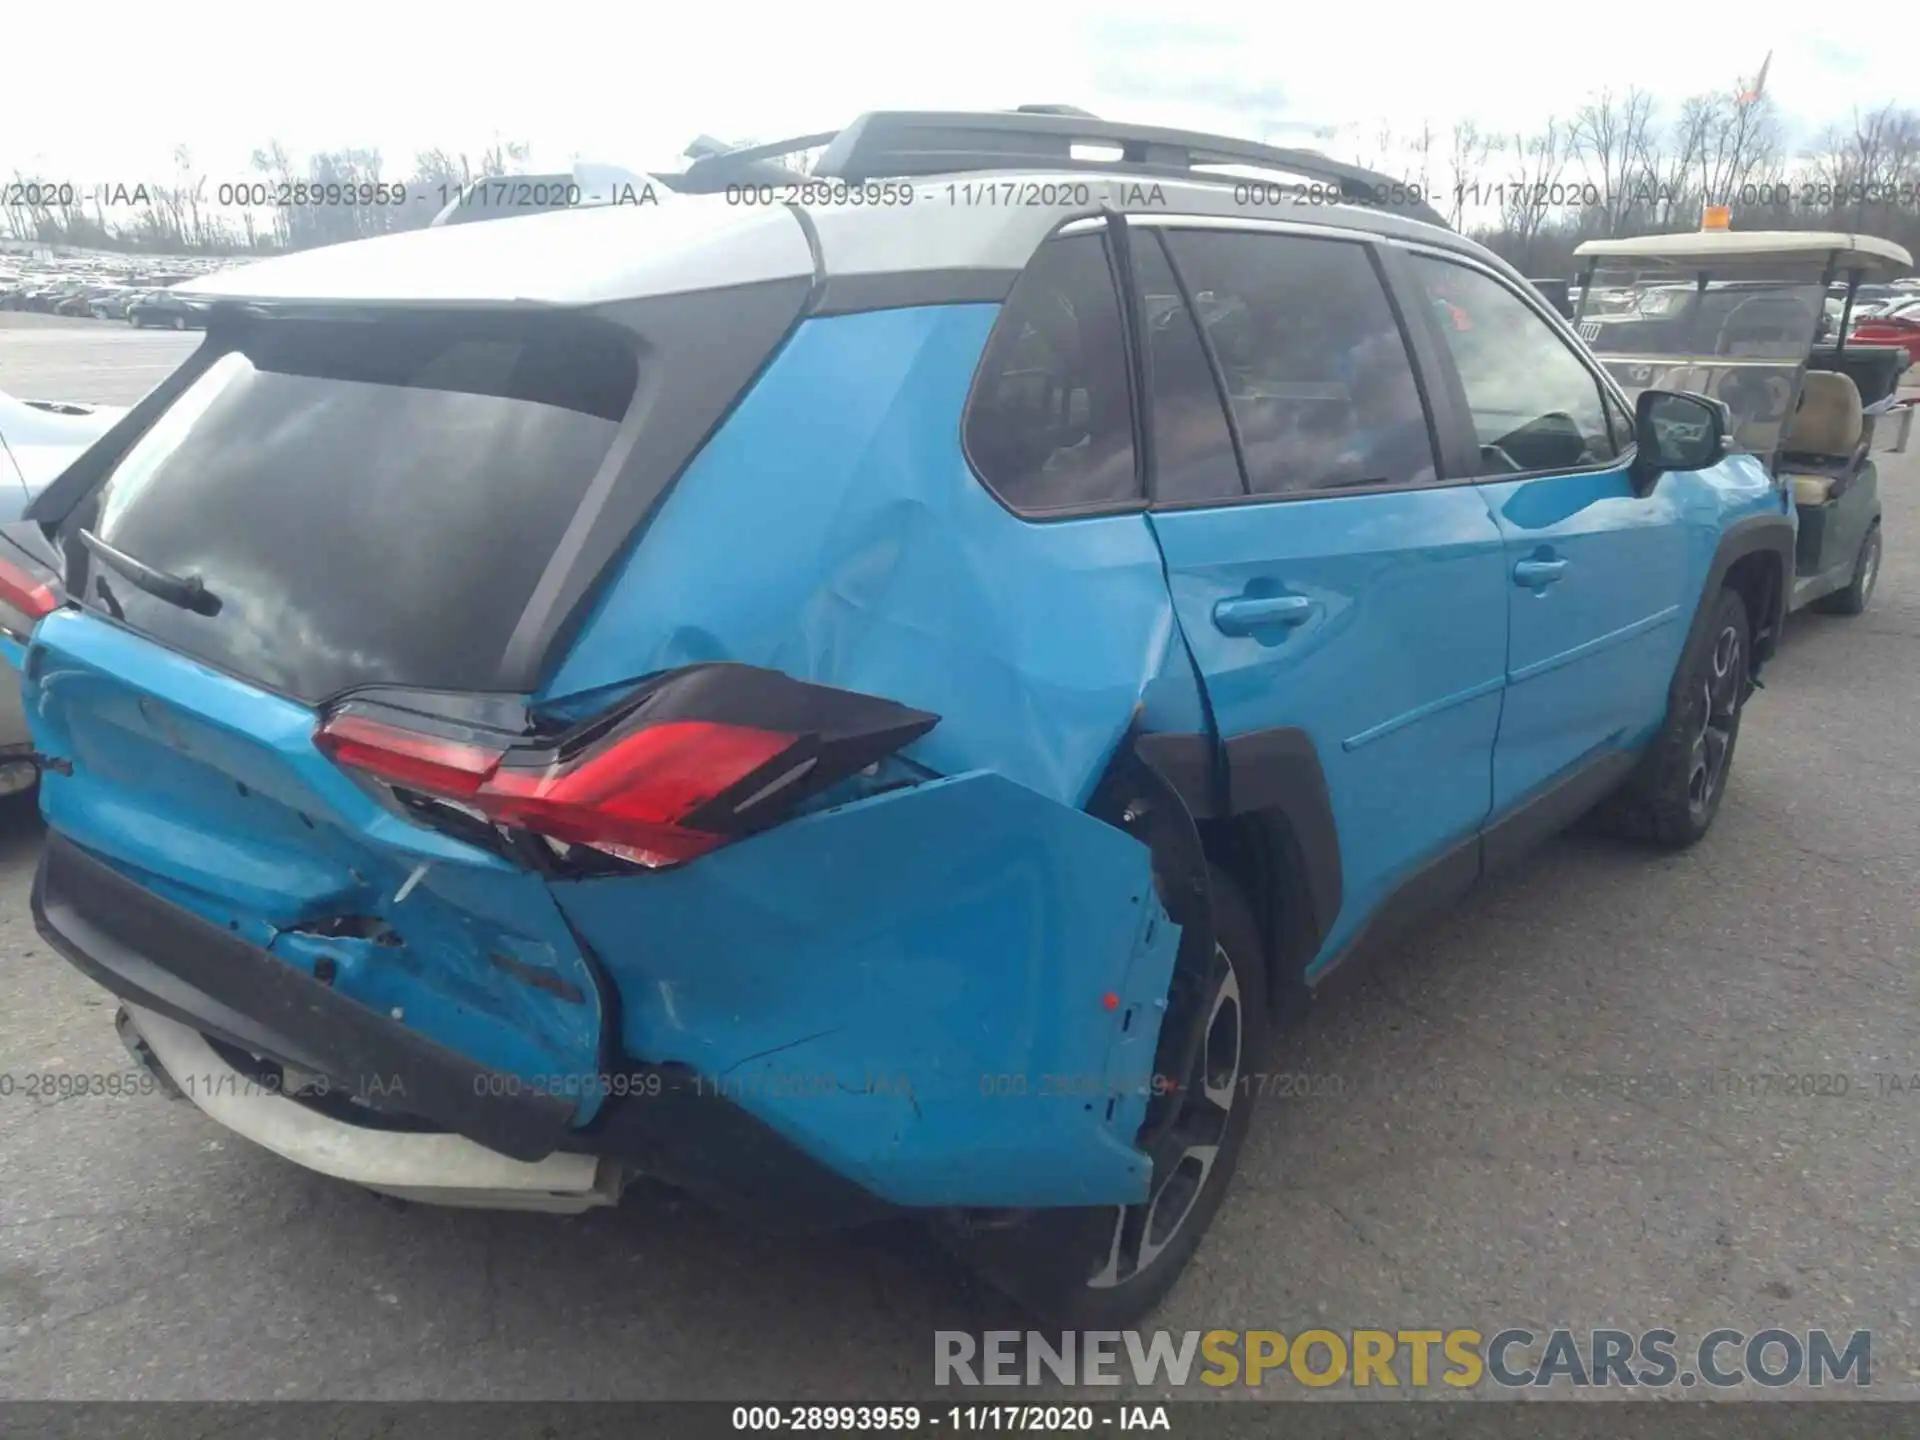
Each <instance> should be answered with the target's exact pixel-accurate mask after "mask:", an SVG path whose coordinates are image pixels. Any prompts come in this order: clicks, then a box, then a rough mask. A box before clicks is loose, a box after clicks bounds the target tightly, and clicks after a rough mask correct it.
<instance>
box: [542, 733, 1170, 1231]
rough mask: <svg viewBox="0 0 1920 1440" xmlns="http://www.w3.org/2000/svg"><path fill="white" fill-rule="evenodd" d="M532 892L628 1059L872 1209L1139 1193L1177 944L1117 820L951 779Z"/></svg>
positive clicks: (1142, 860) (1146, 1171)
mask: <svg viewBox="0 0 1920 1440" xmlns="http://www.w3.org/2000/svg"><path fill="white" fill-rule="evenodd" d="M553 888H554V893H555V895H556V897H557V898H558V900H559V903H560V905H561V907H562V908H563V909H564V910H565V911H566V913H567V915H568V917H569V919H570V920H571V921H572V922H573V924H574V926H575V928H576V929H577V931H578V932H579V933H580V935H581V936H582V937H583V938H584V939H585V940H586V941H587V942H588V943H589V944H590V945H591V946H592V947H593V949H594V950H595V951H596V952H597V954H598V957H599V959H600V961H601V963H602V964H603V965H604V967H605V969H606V971H607V973H608V974H609V975H610V976H612V977H613V979H614V980H615V981H616V982H617V984H618V988H619V990H620V993H621V996H622V1031H623V1035H622V1038H623V1040H624V1042H625V1048H626V1049H627V1051H628V1052H629V1053H630V1054H631V1055H632V1056H634V1057H635V1058H636V1059H639V1060H643V1061H646V1062H651V1063H656V1064H663V1063H669V1062H678V1063H681V1064H685V1065H687V1066H689V1067H691V1068H692V1069H693V1070H694V1071H695V1072H696V1074H697V1075H698V1076H699V1077H700V1080H699V1082H698V1083H699V1087H700V1089H701V1090H702V1092H703V1093H710V1094H711V1096H712V1097H713V1099H714V1100H715V1101H716V1103H731V1104H734V1105H738V1106H740V1107H742V1108H744V1109H746V1110H748V1111H749V1112H751V1113H752V1114H754V1115H755V1116H757V1117H758V1118H760V1119H762V1120H763V1121H765V1122H766V1123H767V1124H768V1125H770V1126H771V1127H772V1128H773V1129H775V1130H776V1131H778V1132H780V1133H781V1134H783V1135H785V1136H786V1137H787V1138H789V1139H791V1140H793V1141H794V1142H795V1143H796V1144H798V1145H799V1146H800V1147H801V1148H802V1149H803V1150H805V1151H806V1152H807V1153H809V1154H811V1155H813V1156H814V1157H815V1158H817V1159H819V1160H820V1161H822V1162H823V1163H824V1164H826V1165H827V1166H828V1167H830V1168H831V1169H833V1170H835V1171H837V1172H838V1173H840V1174H842V1175H844V1176H846V1177H847V1178H849V1179H851V1180H853V1181H855V1182H856V1183H858V1184H860V1185H862V1186H863V1187H865V1188H866V1189H868V1190H870V1191H872V1192H873V1193H875V1194H877V1195H879V1196H881V1197H882V1198H884V1199H887V1200H890V1201H893V1202H895V1203H897V1204H903V1205H925V1206H981V1207H1024V1206H1055V1205H1093V1204H1116V1203H1127V1202H1137V1201H1139V1200H1141V1199H1143V1198H1144V1197H1145V1195H1146V1187H1147V1182H1148V1178H1149V1176H1150V1173H1151V1164H1150V1162H1149V1160H1148V1158H1147V1157H1146V1155H1144V1154H1143V1153H1142V1152H1141V1151H1140V1150H1139V1149H1138V1148H1137V1147H1136V1144H1135V1139H1136V1137H1137V1136H1138V1135H1139V1133H1140V1131H1141V1127H1142V1125H1143V1123H1144V1122H1145V1121H1146V1119H1147V1115H1148V1102H1149V1100H1150V1098H1151V1095H1150V1092H1151V1088H1152V1077H1153V1074H1154V1061H1155V1049H1156V1046H1157V1044H1158V1042H1159V1038H1160V1029H1161V1019H1162V1015H1163V1012H1164V1006H1165V1002H1166V997H1167V992H1168V985H1169V982H1170V979H1171V976H1172V972H1173V965H1174V957H1175V954H1176V952H1177V951H1178V950H1179V948H1180V944H1181V928H1180V926H1178V925H1177V924H1175V923H1174V922H1173V920H1172V919H1171V918H1170V916H1169V914H1168V911H1167V910H1166V908H1164V907H1163V906H1162V904H1161V901H1160V899H1159V896H1158V895H1157V894H1156V888H1155V880H1154V862H1153V857H1152V855H1151V854H1150V852H1149V850H1148V848H1147V846H1146V845H1144V844H1142V843H1141V842H1140V841H1139V840H1138V839H1135V838H1133V837H1131V836H1129V835H1128V834H1126V833H1124V832H1123V830H1121V829H1120V828H1116V827H1115V826H1114V825H1110V824H1107V823H1105V822H1104V821H1103V820H1101V819H1098V818H1095V817H1094V816H1093V815H1091V814H1088V813H1086V812H1083V811H1080V810H1075V809H1071V808H1069V807H1067V806H1064V805H1061V804H1058V803H1056V802H1054V801H1051V800H1048V799H1046V798H1045V797H1044V796H1042V795H1040V794H1038V793H1037V792H1035V791H1033V790H1030V789H1028V788H1026V787H1024V786H1021V785H1019V784H1016V783H1014V782H1013V781H1010V780H1008V779H1006V778H1004V777H1002V776H1000V775H997V774H994V773H991V772H986V771H975V772H971V773H968V774H963V775H959V776H954V777H951V778H947V779H943V780H937V781H932V782H929V783H926V784H921V785H915V786H912V787H909V788H903V789H898V790H893V791H889V792H887V793H884V794H880V795H877V796H874V797H872V798H869V799H865V800H861V801H859V802H857V803H853V804H848V805H845V806H841V807H839V808H836V809H832V810H826V811H822V812H819V813H816V814H813V815H808V816H805V817H802V818H800V819H796V820H794V821H791V822H790V823H788V824H786V825H784V826H782V827H780V828H779V829H776V830H773V831H769V832H768V833H766V834H763V835H760V836H757V837H755V838H753V839H751V840H748V841H745V842H742V843H740V844H737V845H734V846H731V847H729V848H727V849H725V850H721V851H718V852H716V853H714V854H712V855H709V856H707V857H705V858H704V859H702V860H700V861H699V862H697V863H695V864H692V865H688V866H686V867H684V868H682V869H678V870H670V871H665V872H662V873H658V874H652V875H635V876H631V877H626V876H621V877H599V878H595V879H587V880H578V881H561V882H556V883H555V884H554V887H553Z"/></svg>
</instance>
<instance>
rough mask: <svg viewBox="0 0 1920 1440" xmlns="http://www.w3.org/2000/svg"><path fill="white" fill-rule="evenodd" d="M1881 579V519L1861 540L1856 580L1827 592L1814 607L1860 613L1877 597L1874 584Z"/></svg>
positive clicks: (1840, 613) (1832, 613) (1832, 611)
mask: <svg viewBox="0 0 1920 1440" xmlns="http://www.w3.org/2000/svg"><path fill="white" fill-rule="evenodd" d="M1879 579H1880V522H1879V521H1878V520H1876V521H1874V522H1873V524H1872V525H1870V526H1868V527H1867V538H1866V539H1864V540H1862V541H1861V542H1860V558H1859V559H1857V560H1855V561H1854V562H1853V580H1852V582H1851V583H1850V584H1848V586H1847V588H1846V589H1844V590H1836V591H1834V592H1833V594H1831V595H1823V596H1821V598H1820V599H1818V600H1816V601H1814V602H1813V604H1812V606H1811V607H1810V608H1811V609H1814V610H1819V611H1822V612H1824V613H1825V614H1828V615H1858V614H1859V613H1860V612H1861V611H1863V610H1865V609H1866V608H1867V602H1868V601H1869V600H1871V599H1873V587H1874V585H1875V584H1876V583H1877V582H1878V581H1879Z"/></svg>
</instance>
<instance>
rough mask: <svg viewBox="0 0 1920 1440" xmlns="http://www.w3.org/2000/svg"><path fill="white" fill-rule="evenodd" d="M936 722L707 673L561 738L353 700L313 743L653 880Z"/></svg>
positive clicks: (722, 670) (810, 689)
mask: <svg viewBox="0 0 1920 1440" xmlns="http://www.w3.org/2000/svg"><path fill="white" fill-rule="evenodd" d="M369 712H372V713H369ZM760 717H764V718H760ZM938 719H939V717H938V716H934V715H929V714H926V713H925V712H923V711H918V710H909V709H907V708H906V707H905V706H901V705H896V704H894V703H893V702H892V701H889V700H880V699H876V698H875V697H873V696H870V695H858V694H855V693H854V692H852V691H847V690H836V689H831V688H828V687H826V686H820V685H808V684H805V683H804V682H801V681H797V680H791V679H789V678H788V677H786V676H784V675H780V674H778V673H777V672H774V671H765V670H759V669H755V668H751V667H748V666H744V665H705V666H696V667H692V668H689V669H687V670H682V671H675V672H672V673H671V674H669V675H667V676H665V677H662V678H660V679H658V680H656V681H654V682H652V683H651V684H649V685H648V686H646V687H645V689H644V690H643V691H642V692H641V693H640V695H639V696H638V697H637V698H635V699H631V700H629V701H628V702H627V703H626V704H625V705H623V706H622V707H620V709H619V710H618V711H617V712H616V713H615V714H613V715H612V716H609V717H601V718H600V719H597V720H595V721H591V722H588V723H587V724H585V725H583V726H579V727H577V728H576V729H575V730H574V731H572V732H570V733H569V734H567V735H563V736H560V737H558V738H557V739H554V740H551V741H544V742H543V741H535V740H518V741H514V740H510V739H508V738H506V737H501V738H500V739H498V740H494V739H486V738H477V737H476V735H475V733H474V732H473V731H471V730H467V729H465V728H464V727H461V726H458V725H453V724H447V723H445V722H444V717H441V718H439V719H430V718H427V717H424V716H422V715H418V714H410V713H409V712H407V711H405V710H403V709H399V708H397V707H396V706H394V705H392V704H389V703H383V702H382V701H351V702H349V703H348V705H347V706H346V707H344V708H343V709H341V710H338V711H336V712H335V713H334V714H332V715H330V716H329V717H328V718H326V719H325V720H323V721H322V722H321V725H320V727H319V729H318V730H317V731H316V732H315V734H314V744H315V745H316V746H317V747H318V748H319V749H320V750H321V751H322V752H323V753H324V754H326V755H327V756H328V757H329V758H331V759H332V760H333V761H334V762H335V763H337V764H339V765H342V766H345V767H348V768H350V769H353V770H358V771H360V772H362V773H364V774H366V775H369V776H371V777H373V778H375V779H378V780H380V781H383V782H385V783H386V784H388V785H390V786H394V787H398V788H400V789H402V790H407V791H413V792H416V793H418V794H420V795H424V796H427V797H432V798H438V799H442V800H447V801H452V802H455V803H456V804H457V806H458V807H459V808H460V809H461V810H462V811H464V812H465V813H467V814H468V815H469V816H473V815H477V816H479V817H481V818H483V819H484V820H486V821H487V822H489V823H491V824H494V825H499V826H505V827H509V828H512V829H517V830H524V831H528V832H531V833H533V834H535V835H541V836H545V837H546V838H548V839H550V840H556V841H560V842H563V844H565V845H569V846H571V845H584V846H588V847H590V848H592V849H594V850H598V851H601V852H603V853H605V854H608V855H613V856H616V857H618V858H620V859H623V860H628V861H632V862H634V863H636V864H640V865H644V866H647V867H649V868H655V869H657V868H660V867H663V866H667V865H676V864H680V863H682V862H684V861H687V860H692V859H695V858H696V857H698V856H701V855H704V854H706V853H707V852H708V851H710V850H713V849H716V848H718V847H719V846H721V845H724V844H726V843H727V842H728V841H729V840H733V839H737V838H739V837H741V836H743V835H746V834H750V833H752V832H753V831H755V830H757V829H762V828H764V827H765V826H767V825H770V824H775V823H778V821H779V820H780V819H782V818H784V817H785V816H786V815H788V814H790V813H791V812H792V809H793V807H794V806H795V805H796V804H797V803H798V802H799V801H800V800H801V799H802V798H804V797H805V796H807V795H810V794H813V793H816V792H817V791H818V790H820V789H821V788H823V787H824V786H827V785H831V784H833V783H834V782H836V781H839V780H842V779H845V778H846V777H847V776H849V775H852V774H853V773H854V772H855V771H857V770H860V769H862V768H864V767H866V766H868V765H870V764H873V763H874V762H876V761H878V760H880V759H882V758H884V757H885V756H887V755H889V754H891V753H893V752H894V751H895V750H898V749H899V748H900V747H901V746H902V745H905V744H907V743H909V742H910V741H911V740H913V739H915V738H917V737H918V736H920V735H922V734H925V733H926V731H928V730H929V729H931V728H932V727H933V726H934V725H935V724H936V723H937V722H938ZM756 722H757V723H756ZM435 728H439V729H442V730H458V731H459V732H460V733H459V734H457V735H451V734H444V733H443V734H434V733H431V731H432V730H433V729H435Z"/></svg>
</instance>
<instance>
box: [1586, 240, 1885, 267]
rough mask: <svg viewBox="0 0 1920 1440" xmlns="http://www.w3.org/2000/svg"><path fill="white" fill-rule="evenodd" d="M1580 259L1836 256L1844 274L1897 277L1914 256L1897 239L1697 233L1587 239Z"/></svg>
mask: <svg viewBox="0 0 1920 1440" xmlns="http://www.w3.org/2000/svg"><path fill="white" fill-rule="evenodd" d="M1573 253H1574V254H1575V255H1577V256H1580V257H1583V258H1584V257H1589V256H1592V257H1597V258H1600V259H1606V258H1609V257H1617V258H1620V259H1631V260H1652V261H1655V262H1667V263H1671V264H1675V265H1688V264H1699V263H1700V262H1702V261H1705V262H1707V263H1709V264H1712V263H1715V262H1722V263H1724V262H1727V261H1741V260H1745V261H1756V260H1770V259H1781V260H1789V259H1797V258H1803V257H1814V256H1827V255H1831V256H1832V257H1833V259H1834V262H1835V263H1836V264H1837V265H1838V266H1839V267H1840V268H1841V269H1842V270H1851V269H1855V268H1858V269H1862V270H1866V271H1869V272H1878V273H1891V272H1892V271H1895V270H1910V269H1912V268H1913V257H1912V256H1911V255H1909V254H1908V253H1907V252H1906V250H1905V249H1904V248H1903V247H1902V246H1899V245H1896V244H1894V243H1893V241H1891V240H1882V239H1881V238H1880V237H1879V236H1877V235H1855V234H1849V233H1847V232H1845V231H1841V230H1694V231H1691V232H1689V233H1686V234H1680V235H1639V236H1636V237H1634V238H1633V239H1631V240H1587V241H1584V242H1582V243H1581V244H1580V246H1579V247H1578V248H1577V249H1575V250H1574V252H1573Z"/></svg>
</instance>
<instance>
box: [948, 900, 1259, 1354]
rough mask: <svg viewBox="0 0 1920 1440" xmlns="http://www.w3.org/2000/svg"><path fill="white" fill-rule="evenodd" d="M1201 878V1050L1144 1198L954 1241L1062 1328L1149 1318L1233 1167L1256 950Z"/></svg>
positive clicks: (1241, 905)
mask: <svg viewBox="0 0 1920 1440" xmlns="http://www.w3.org/2000/svg"><path fill="white" fill-rule="evenodd" d="M1210 879H1211V886H1212V893H1213V912H1214V934H1215V938H1216V944H1215V946H1214V952H1213V956H1212V962H1211V965H1210V967H1209V972H1208V975H1207V978H1206V985H1205V987H1204V990H1203V992H1202V993H1203V996H1204V1000H1203V1004H1204V1007H1205V1008H1204V1011H1203V1013H1204V1014H1205V1016H1206V1020H1205V1039H1204V1041H1203V1043H1202V1044H1201V1045H1200V1046H1199V1047H1198V1053H1197V1054H1196V1055H1195V1056H1194V1059H1193V1063H1192V1065H1191V1067H1190V1068H1189V1070H1188V1072H1187V1074H1185V1075H1183V1076H1180V1077H1179V1079H1178V1089H1177V1092H1176V1093H1177V1095H1178V1097H1179V1099H1178V1102H1177V1103H1178V1109H1177V1110H1176V1112H1175V1115H1174V1118H1173V1120H1172V1123H1171V1125H1170V1127H1169V1129H1168V1133H1167V1135H1166V1137H1165V1138H1164V1139H1163V1140H1161V1141H1160V1142H1158V1143H1156V1144H1154V1145H1152V1146H1151V1148H1150V1151H1149V1153H1150V1155H1151V1157H1152V1160H1153V1175H1152V1179H1151V1182H1150V1184H1149V1187H1148V1193H1147V1198H1146V1199H1145V1200H1144V1201H1142V1202H1141V1203H1139V1204H1135V1205H1118V1206H1113V1205H1109V1206H1099V1207H1080V1208H1073V1209H1060V1210H1044V1211H1039V1212H1037V1213H1035V1214H1034V1215H1033V1216H1032V1217H1031V1218H1029V1219H1026V1220H1024V1221H1023V1222H1021V1223H1019V1224H1016V1225H1011V1226H1007V1227H1004V1228H997V1229H979V1230H973V1231H969V1232H966V1233H963V1234H962V1235H961V1236H960V1237H959V1239H958V1242H957V1243H958V1248H959V1249H960V1252H961V1254H962V1255H963V1257H964V1258H965V1259H966V1260H967V1261H968V1263H969V1264H971V1265H972V1266H973V1267H974V1268H975V1269H976V1270H978V1271H979V1272H980V1273H981V1274H982V1275H983V1276H984V1277H985V1278H986V1279H987V1280H988V1281H989V1282H990V1283H992V1284H993V1285H994V1286H995V1287H997V1288H998V1289H1000V1290H1003V1291H1005V1292H1006V1293H1007V1294H1008V1295H1010V1296H1011V1297H1012V1298H1013V1299H1015V1300H1017V1301H1019V1302H1020V1303H1021V1304H1022V1305H1024V1306H1026V1307H1027V1308H1028V1309H1029V1310H1030V1311H1032V1312H1033V1313H1034V1314H1035V1315H1036V1316H1038V1317H1039V1318H1041V1319H1043V1320H1046V1321H1049V1322H1052V1323H1055V1324H1058V1325H1060V1326H1062V1327H1065V1328H1069V1329H1079V1328H1089V1327H1091V1328H1099V1327H1103V1326H1104V1327H1109V1328H1113V1327H1122V1326H1125V1325H1128V1324H1130V1323H1132V1322H1133V1321H1135V1320H1138V1319H1140V1318H1141V1317H1143V1316H1145V1315H1146V1314H1148V1313H1149V1312H1150V1311H1152V1310H1153V1308H1154V1307H1155V1306H1157V1305H1158V1304H1159V1303H1160V1301H1161V1300H1162V1299H1164V1298H1165V1297H1166V1294H1167V1292H1168V1291H1169V1290H1171V1289H1172V1288H1173V1284H1174V1282H1175V1281H1176V1280H1178V1279H1179V1278H1180V1275H1181V1272H1182V1271H1184V1270H1185V1269H1186V1267H1187V1263H1188V1261H1190V1260H1191V1259H1192V1258H1193V1255H1194V1252H1195V1251H1197V1250H1198V1249H1199V1248H1200V1242H1201V1239H1202V1238H1203V1237H1204V1236H1205V1234H1206V1232H1207V1228H1208V1227H1209V1226H1210V1225H1211V1224H1212V1223H1213V1218H1214V1215H1215V1214H1216V1213H1217V1212H1218V1211H1219V1209H1220V1204H1221V1202H1222V1200H1224V1199H1225V1198H1226V1193H1227V1187H1228V1185H1229V1184H1230V1183H1231V1181H1232V1179H1233V1172H1234V1169H1235V1167H1236V1166H1237V1165H1238V1163H1239V1159H1240V1148H1241V1146H1242V1145H1243V1144H1244V1143H1245V1141H1246V1135H1247V1125H1248V1122H1249V1120H1250V1118H1251V1113H1252V1108H1253V1100H1254V1097H1255V1095H1256V1094H1257V1093H1258V1091H1259V1088H1260V1087H1259V1083H1258V1077H1257V1073H1256V1072H1257V1071H1258V1070H1259V1067H1260V1062H1261V1058H1262V1057H1263V1055H1264V1054H1265V1047H1266V1040H1267V1003H1266V986H1265V983H1264V980H1263V974H1264V971H1263V959H1262V957H1263V950H1262V946H1261V943H1260V932H1259V929H1258V927H1257V926H1256V925H1255V923H1254V919H1253V913H1252V911H1251V910H1250V909H1249V907H1248V905H1247V902H1246V899H1245V898H1244V897H1243V896H1242V895H1241V894H1240V892H1239V890H1238V889H1237V888H1236V887H1235V886H1234V884H1233V882H1232V881H1231V880H1229V879H1228V878H1227V877H1226V876H1225V875H1224V874H1222V873H1221V872H1220V871H1219V870H1217V869H1216V870H1213V871H1212V872H1211V876H1210ZM1163 1083H1164V1082H1163Z"/></svg>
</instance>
